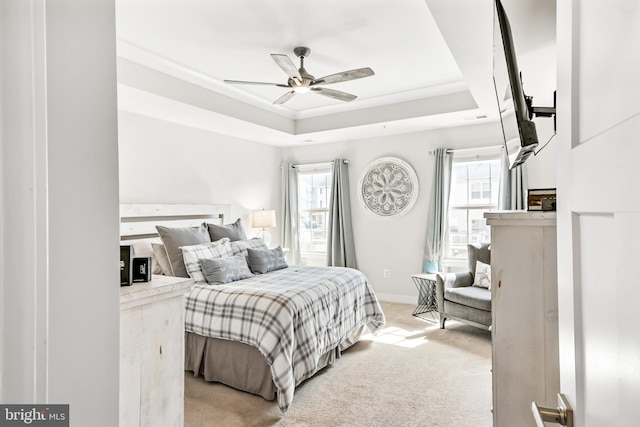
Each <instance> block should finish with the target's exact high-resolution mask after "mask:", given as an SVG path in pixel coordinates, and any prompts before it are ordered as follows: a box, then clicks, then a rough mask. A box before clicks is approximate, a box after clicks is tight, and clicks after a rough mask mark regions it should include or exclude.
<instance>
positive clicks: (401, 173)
mask: <svg viewBox="0 0 640 427" xmlns="http://www.w3.org/2000/svg"><path fill="white" fill-rule="evenodd" d="M358 188H359V191H360V201H361V202H362V203H363V204H364V206H365V208H367V210H368V211H369V212H371V213H373V214H375V215H378V216H381V217H384V218H394V217H397V216H401V215H404V214H406V213H407V212H409V211H410V210H411V208H412V207H413V205H414V203H415V202H416V199H417V198H418V176H417V175H416V172H415V171H414V170H413V168H412V167H411V165H409V164H408V163H407V162H405V161H404V160H401V159H398V158H396V157H382V158H379V159H378V160H375V161H374V162H372V163H371V164H370V165H369V166H367V168H366V169H365V172H364V175H362V178H360V185H359V186H358Z"/></svg>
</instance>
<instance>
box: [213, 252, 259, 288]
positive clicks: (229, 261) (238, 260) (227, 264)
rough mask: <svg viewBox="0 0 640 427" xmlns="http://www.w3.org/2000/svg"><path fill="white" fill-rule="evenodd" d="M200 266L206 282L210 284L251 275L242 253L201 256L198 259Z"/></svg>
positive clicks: (231, 280) (245, 277) (219, 283)
mask: <svg viewBox="0 0 640 427" xmlns="http://www.w3.org/2000/svg"><path fill="white" fill-rule="evenodd" d="M200 267H201V268H202V273H203V274H204V277H205V279H206V280H207V283H209V284H211V285H221V284H223V283H229V282H234V281H236V280H242V279H247V278H249V277H251V276H253V274H251V271H249V266H248V265H247V261H246V260H245V258H244V256H243V255H236V256H230V257H226V258H203V259H201V260H200Z"/></svg>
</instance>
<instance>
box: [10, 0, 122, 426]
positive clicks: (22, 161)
mask: <svg viewBox="0 0 640 427" xmlns="http://www.w3.org/2000/svg"><path fill="white" fill-rule="evenodd" d="M45 4H46V8H45ZM0 9H1V10H2V16H1V18H2V22H1V24H0V41H1V42H2V51H1V54H2V56H1V60H0V67H1V68H0V76H1V78H2V79H1V82H2V83H1V84H2V99H1V103H2V110H1V113H2V116H1V118H2V134H1V139H0V153H1V157H0V158H1V162H2V163H1V166H2V167H1V169H0V174H1V185H2V191H1V193H0V197H1V200H0V201H1V203H0V206H1V208H0V230H1V237H2V239H1V248H2V249H1V250H0V256H1V258H0V266H1V267H2V268H1V269H0V285H1V286H0V289H1V294H2V299H1V300H0V312H1V314H0V318H1V319H2V320H1V323H0V327H1V329H0V336H1V340H0V341H1V342H0V344H1V345H0V349H1V354H2V365H1V366H2V367H1V375H0V401H1V402H2V403H16V404H33V403H41V404H46V403H61V404H69V405H70V418H71V425H78V426H80V425H87V426H88V425H92V426H105V427H106V426H109V427H111V426H114V425H117V423H118V368H119V284H118V274H119V273H118V259H119V258H118V228H119V226H118V209H117V203H118V159H117V129H116V127H117V117H116V73H115V67H116V65H115V64H116V57H115V10H114V2H113V0H94V1H91V2H78V1H75V0H58V1H55V2H37V1H36V2H24V1H21V0H6V1H4V0H3V2H2V5H1V7H0Z"/></svg>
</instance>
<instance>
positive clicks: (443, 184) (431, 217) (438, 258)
mask: <svg viewBox="0 0 640 427" xmlns="http://www.w3.org/2000/svg"><path fill="white" fill-rule="evenodd" d="M447 151H449V150H448V149H447V148H438V149H437V150H436V152H435V157H436V164H435V168H434V174H433V191H432V193H431V203H430V206H429V213H428V217H427V236H426V239H425V244H424V260H425V261H427V260H428V261H435V262H437V263H438V271H443V269H442V255H443V253H442V252H443V251H444V243H445V235H446V227H447V216H448V211H449V193H450V191H451V168H452V164H453V155H452V154H451V153H447ZM422 269H423V271H425V263H424V262H423V263H422Z"/></svg>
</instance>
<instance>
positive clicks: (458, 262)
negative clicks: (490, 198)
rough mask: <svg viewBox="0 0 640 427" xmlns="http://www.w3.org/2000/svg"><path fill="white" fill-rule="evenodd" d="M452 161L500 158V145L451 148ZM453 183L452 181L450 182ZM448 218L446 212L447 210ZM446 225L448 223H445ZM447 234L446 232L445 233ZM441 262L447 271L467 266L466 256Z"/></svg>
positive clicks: (455, 207) (458, 207)
mask: <svg viewBox="0 0 640 427" xmlns="http://www.w3.org/2000/svg"><path fill="white" fill-rule="evenodd" d="M452 154H453V163H462V162H480V161H484V160H496V158H497V159H498V160H500V156H501V155H502V146H501V145H495V146H491V147H478V148H469V149H459V150H455V149H454V150H453V152H452ZM451 185H453V182H451ZM494 208H495V206H494V205H473V207H472V208H470V207H468V205H464V206H462V205H458V206H451V205H449V209H460V210H468V209H484V210H490V209H494ZM447 218H448V212H447ZM447 227H449V225H448V224H447ZM447 234H448V233H447ZM442 264H443V266H444V267H446V269H447V270H449V271H461V270H462V271H466V269H467V266H468V261H467V259H466V258H464V259H462V258H443V260H442Z"/></svg>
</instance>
